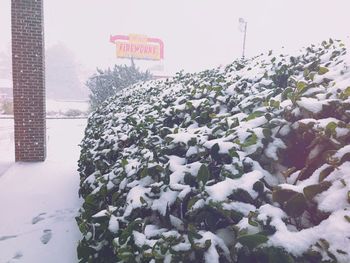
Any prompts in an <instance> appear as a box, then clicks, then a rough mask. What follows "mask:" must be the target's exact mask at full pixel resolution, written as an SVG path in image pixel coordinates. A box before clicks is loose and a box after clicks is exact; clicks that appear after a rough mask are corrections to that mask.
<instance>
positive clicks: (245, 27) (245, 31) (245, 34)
mask: <svg viewBox="0 0 350 263" xmlns="http://www.w3.org/2000/svg"><path fill="white" fill-rule="evenodd" d="M247 24H248V22H244V37H243V51H242V58H244V51H245V38H246V36H247Z"/></svg>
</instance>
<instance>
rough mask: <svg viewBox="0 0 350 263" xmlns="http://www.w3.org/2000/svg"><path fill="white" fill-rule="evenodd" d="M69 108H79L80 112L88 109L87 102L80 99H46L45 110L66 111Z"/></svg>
mask: <svg viewBox="0 0 350 263" xmlns="http://www.w3.org/2000/svg"><path fill="white" fill-rule="evenodd" d="M69 110H79V111H81V112H87V111H88V110H89V102H88V101H86V100H82V101H63V100H52V99H48V100H47V101H46V112H48V113H50V112H57V113H66V112H67V111H69Z"/></svg>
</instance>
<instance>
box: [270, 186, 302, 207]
mask: <svg viewBox="0 0 350 263" xmlns="http://www.w3.org/2000/svg"><path fill="white" fill-rule="evenodd" d="M297 194H298V192H295V191H293V190H290V189H281V188H280V189H275V190H273V191H272V201H273V202H278V203H280V204H283V203H284V202H287V201H288V200H289V199H291V198H292V197H293V196H295V195H297Z"/></svg>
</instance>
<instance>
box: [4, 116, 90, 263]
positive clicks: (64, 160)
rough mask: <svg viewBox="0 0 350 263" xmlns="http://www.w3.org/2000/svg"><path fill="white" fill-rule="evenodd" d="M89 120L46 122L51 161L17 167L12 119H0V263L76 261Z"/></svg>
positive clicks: (48, 158) (66, 262)
mask: <svg viewBox="0 0 350 263" xmlns="http://www.w3.org/2000/svg"><path fill="white" fill-rule="evenodd" d="M85 125H86V120H84V119H79V120H48V121H47V127H48V129H47V144H48V149H47V150H48V153H47V160H46V161H45V162H43V163H13V153H12V152H11V151H12V149H13V139H12V138H11V136H12V135H13V120H4V119H1V120H0V131H1V135H0V211H1V212H0V213H1V214H0V262H1V263H10V262H11V263H15V262H25V263H34V262H35V263H41V262H50V263H55V262H57V263H58V262H60V263H61V262H65V263H73V262H74V263H75V262H77V261H78V260H77V255H76V247H77V242H78V240H79V239H80V233H79V229H78V227H77V225H76V222H75V216H76V213H77V211H78V209H79V207H80V206H81V200H80V199H79V197H78V189H79V176H78V173H77V171H76V170H77V160H78V158H79V147H78V146H77V145H78V144H79V142H80V140H81V138H82V136H83V130H84V127H85Z"/></svg>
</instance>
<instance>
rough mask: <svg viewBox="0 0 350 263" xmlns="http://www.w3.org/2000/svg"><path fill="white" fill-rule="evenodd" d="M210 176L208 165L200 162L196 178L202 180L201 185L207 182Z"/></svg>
mask: <svg viewBox="0 0 350 263" xmlns="http://www.w3.org/2000/svg"><path fill="white" fill-rule="evenodd" d="M209 178H210V172H209V169H208V167H207V166H206V165H205V164H202V165H201V167H200V168H199V171H198V175H197V179H198V181H200V182H202V184H203V186H204V185H205V184H206V183H207V182H208V180H209Z"/></svg>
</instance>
